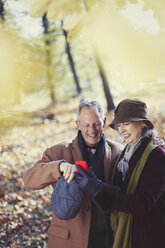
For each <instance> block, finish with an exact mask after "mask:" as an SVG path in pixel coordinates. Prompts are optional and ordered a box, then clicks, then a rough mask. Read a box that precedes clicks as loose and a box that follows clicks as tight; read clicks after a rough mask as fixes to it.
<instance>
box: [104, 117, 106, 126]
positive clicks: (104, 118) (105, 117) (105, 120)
mask: <svg viewBox="0 0 165 248" xmlns="http://www.w3.org/2000/svg"><path fill="white" fill-rule="evenodd" d="M105 125H106V117H105V118H104V121H103V128H104V127H105Z"/></svg>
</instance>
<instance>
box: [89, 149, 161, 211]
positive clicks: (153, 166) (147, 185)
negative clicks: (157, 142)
mask: <svg viewBox="0 0 165 248" xmlns="http://www.w3.org/2000/svg"><path fill="white" fill-rule="evenodd" d="M164 193H165V151H163V150H162V151H160V150H159V151H158V150H157V149H155V150H154V151H153V152H152V153H151V155H150V157H149V158H148V161H147V163H146V166H145V168H144V170H143V172H142V175H141V178H140V180H139V183H138V186H137V189H136V192H135V193H134V194H127V193H125V192H123V191H122V190H121V189H120V188H119V187H117V186H113V185H108V184H103V185H102V188H101V190H100V192H99V193H98V194H97V195H96V197H95V199H94V202H95V204H96V205H97V206H98V208H99V209H100V211H102V212H104V213H106V212H110V211H112V210H117V211H122V212H126V213H132V214H135V215H141V216H144V215H146V214H147V213H149V212H150V211H151V210H152V208H153V207H154V206H155V205H156V204H157V202H158V201H159V199H160V198H161V197H162V196H163V194H164Z"/></svg>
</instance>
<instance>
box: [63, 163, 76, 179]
mask: <svg viewBox="0 0 165 248" xmlns="http://www.w3.org/2000/svg"><path fill="white" fill-rule="evenodd" d="M60 171H61V172H62V173H63V176H64V178H65V179H68V180H67V182H68V183H70V182H71V181H72V180H73V178H74V176H75V171H76V166H75V165H74V164H70V163H67V162H62V163H61V164H60Z"/></svg>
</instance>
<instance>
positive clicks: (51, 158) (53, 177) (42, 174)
mask: <svg viewBox="0 0 165 248" xmlns="http://www.w3.org/2000/svg"><path fill="white" fill-rule="evenodd" d="M64 149H66V148H65V147H64V146H62V145H55V146H54V147H51V148H48V149H46V151H45V152H44V153H43V156H42V158H41V159H40V160H39V161H37V162H36V163H35V164H34V166H33V167H31V168H30V169H28V170H27V171H26V172H25V174H24V177H23V180H24V185H25V187H26V188H27V189H29V190H38V189H42V188H45V187H46V186H48V185H50V184H53V185H54V184H55V183H56V182H57V181H58V180H59V178H60V177H61V172H60V170H59V165H60V163H61V162H62V161H65V160H64Z"/></svg>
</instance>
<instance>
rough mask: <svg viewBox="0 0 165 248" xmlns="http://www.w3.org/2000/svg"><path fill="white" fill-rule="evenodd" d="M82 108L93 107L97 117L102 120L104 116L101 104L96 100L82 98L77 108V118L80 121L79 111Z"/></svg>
mask: <svg viewBox="0 0 165 248" xmlns="http://www.w3.org/2000/svg"><path fill="white" fill-rule="evenodd" d="M83 108H90V109H93V110H94V111H95V112H96V114H97V115H98V116H99V118H100V119H101V120H102V121H104V118H105V114H104V110H103V108H102V106H101V104H100V103H98V102H97V101H93V100H92V101H89V100H84V101H82V102H81V103H80V104H79V106H78V108H77V120H78V121H80V112H81V110H82V109H83Z"/></svg>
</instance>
